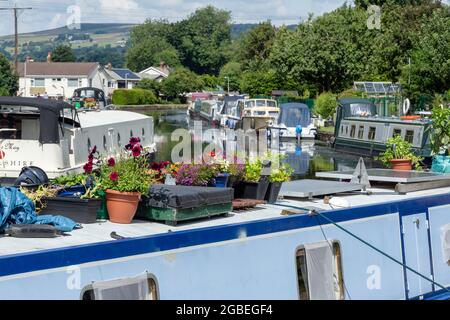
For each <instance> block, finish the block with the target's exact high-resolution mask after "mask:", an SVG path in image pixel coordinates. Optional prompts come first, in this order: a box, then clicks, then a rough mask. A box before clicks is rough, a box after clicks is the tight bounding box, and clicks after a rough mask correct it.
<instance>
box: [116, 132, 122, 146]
mask: <svg viewBox="0 0 450 320" xmlns="http://www.w3.org/2000/svg"><path fill="white" fill-rule="evenodd" d="M117 145H118V146H119V147H122V142H121V141H120V133H118V134H117Z"/></svg>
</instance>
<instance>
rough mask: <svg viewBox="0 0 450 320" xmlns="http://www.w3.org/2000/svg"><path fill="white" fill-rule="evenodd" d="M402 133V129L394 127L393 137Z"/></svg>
mask: <svg viewBox="0 0 450 320" xmlns="http://www.w3.org/2000/svg"><path fill="white" fill-rule="evenodd" d="M401 135H402V129H394V131H393V132H392V137H393V138H395V137H396V136H401Z"/></svg>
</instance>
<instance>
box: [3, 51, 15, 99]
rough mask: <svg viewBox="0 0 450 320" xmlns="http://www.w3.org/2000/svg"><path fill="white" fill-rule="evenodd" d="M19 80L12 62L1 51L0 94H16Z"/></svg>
mask: <svg viewBox="0 0 450 320" xmlns="http://www.w3.org/2000/svg"><path fill="white" fill-rule="evenodd" d="M18 80H19V78H18V76H17V75H16V74H15V72H14V70H13V69H12V67H11V63H10V62H9V61H8V59H6V57H5V56H4V55H3V54H1V53H0V95H2V96H3V95H5V96H6V95H11V96H13V95H15V94H16V92H17V90H18V89H19V86H18Z"/></svg>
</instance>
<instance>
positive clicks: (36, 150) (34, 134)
mask: <svg viewBox="0 0 450 320" xmlns="http://www.w3.org/2000/svg"><path fill="white" fill-rule="evenodd" d="M0 117H1V118H0V156H1V157H0V177H1V179H2V181H11V180H14V179H15V178H17V177H18V176H19V174H20V172H21V169H22V168H23V167H26V166H36V167H39V168H41V169H42V170H44V171H45V172H46V173H47V175H48V177H49V178H50V179H52V178H55V177H57V176H60V175H64V174H68V173H71V172H77V171H82V167H83V165H84V164H85V163H86V160H87V157H88V155H89V152H90V150H91V149H92V148H93V147H94V146H97V150H98V151H99V152H100V153H101V154H103V155H115V154H117V153H119V152H120V151H121V150H122V149H123V147H124V146H125V145H126V144H127V143H128V140H129V138H130V137H133V136H134V137H139V138H140V139H141V141H142V144H143V146H144V147H146V148H148V149H150V152H153V153H154V152H155V143H154V132H153V130H154V127H153V118H152V117H149V116H145V115H141V114H138V113H135V112H128V111H119V110H106V109H101V108H95V109H92V108H82V109H76V107H75V106H74V105H71V104H69V103H66V102H63V101H56V100H49V99H39V98H23V97H0Z"/></svg>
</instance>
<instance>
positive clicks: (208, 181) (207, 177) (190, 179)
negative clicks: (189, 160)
mask: <svg viewBox="0 0 450 320" xmlns="http://www.w3.org/2000/svg"><path fill="white" fill-rule="evenodd" d="M216 175H217V169H216V168H214V166H211V165H206V164H183V165H182V166H181V167H180V169H179V170H178V172H177V173H176V184H177V185H181V186H198V187H207V186H208V185H214V184H215V179H214V178H215V176H216Z"/></svg>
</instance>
